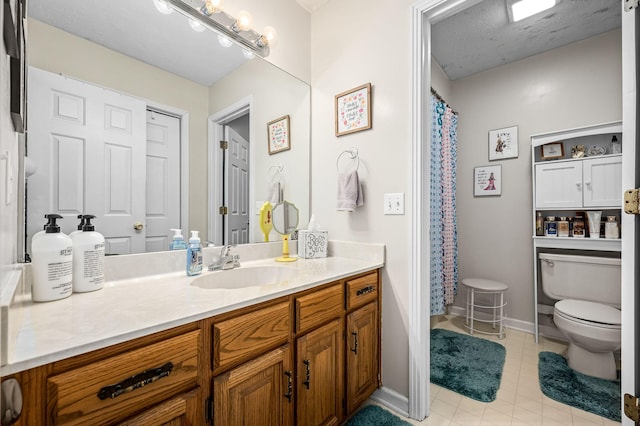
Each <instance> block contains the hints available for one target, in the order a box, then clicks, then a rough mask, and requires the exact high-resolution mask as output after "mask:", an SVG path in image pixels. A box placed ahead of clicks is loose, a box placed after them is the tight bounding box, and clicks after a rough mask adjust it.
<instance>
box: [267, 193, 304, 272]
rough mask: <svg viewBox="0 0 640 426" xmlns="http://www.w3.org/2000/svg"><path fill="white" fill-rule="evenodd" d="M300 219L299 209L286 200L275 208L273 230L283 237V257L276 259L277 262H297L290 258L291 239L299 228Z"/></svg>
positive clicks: (294, 258) (295, 258)
mask: <svg viewBox="0 0 640 426" xmlns="http://www.w3.org/2000/svg"><path fill="white" fill-rule="evenodd" d="M299 218H300V215H299V212H298V208H297V207H296V206H295V204H293V203H290V202H288V201H286V200H285V201H283V202H281V203H278V204H277V205H276V206H275V207H274V208H273V229H274V230H275V231H276V232H277V233H278V234H281V235H282V256H280V257H278V258H276V261H277V262H293V261H295V260H297V257H291V256H289V237H290V236H291V234H292V233H293V232H294V231H295V230H296V229H297V228H298V222H299Z"/></svg>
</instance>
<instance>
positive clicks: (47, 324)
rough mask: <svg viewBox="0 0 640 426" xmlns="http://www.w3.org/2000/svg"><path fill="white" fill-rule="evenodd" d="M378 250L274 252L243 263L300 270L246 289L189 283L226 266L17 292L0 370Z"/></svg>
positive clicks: (326, 278)
mask: <svg viewBox="0 0 640 426" xmlns="http://www.w3.org/2000/svg"><path fill="white" fill-rule="evenodd" d="M349 244H351V243H349ZM380 247H382V249H380ZM336 251H339V250H336ZM349 251H350V250H349ZM376 251H381V253H382V256H370V257H366V256H360V257H361V258H360V259H358V258H353V257H341V256H334V257H327V258H322V259H298V261H296V262H291V263H276V262H275V261H274V259H273V258H268V259H263V260H251V261H248V262H242V266H241V267H243V268H246V267H251V266H263V265H270V266H273V265H278V266H282V267H286V268H292V269H294V270H295V271H296V272H295V275H294V276H293V278H290V279H289V280H288V281H285V282H282V283H278V284H269V285H263V286H253V287H245V288H240V289H202V288H199V287H196V286H193V285H191V283H192V282H193V280H194V279H195V278H198V277H200V276H204V275H206V274H224V273H225V272H227V271H216V272H208V271H206V270H205V271H203V273H202V275H200V276H198V277H188V276H186V275H185V272H172V273H164V274H161V275H155V276H154V275H152V276H144V277H138V278H131V279H123V280H117V281H108V282H106V283H105V286H104V288H103V289H101V290H98V291H94V292H91V293H74V294H72V295H71V296H70V297H68V298H66V299H62V300H58V301H55V302H47V303H34V302H32V301H31V298H30V295H28V294H22V295H16V297H15V299H14V301H13V303H12V306H11V309H12V311H13V315H14V317H19V318H18V319H19V321H15V325H14V326H15V327H18V328H17V330H14V332H15V341H14V342H11V344H10V345H9V346H10V347H9V348H8V352H7V364H6V365H4V366H2V367H1V368H0V375H3V376H4V375H8V374H12V373H15V372H18V371H22V370H26V369H29V368H33V367H36V366H40V365H44V364H47V363H50V362H54V361H58V360H61V359H64V358H68V357H71V356H75V355H79V354H82V353H86V352H89V351H92V350H96V349H100V348H104V347H107V346H111V345H114V344H117V343H121V342H125V341H128V340H131V339H135V338H138V337H141V336H145V335H149V334H152V333H155V332H158V331H162V330H167V329H170V328H173V327H176V326H179V325H183V324H187V323H190V322H193V321H197V320H200V319H204V318H208V317H211V316H214V315H217V314H221V313H224V312H228V311H231V310H234V309H237V308H240V307H244V306H248V305H252V304H255V303H259V302H263V301H265V300H269V299H273V298H276V297H279V296H284V295H288V294H292V293H295V292H298V291H301V290H305V289H308V288H311V287H314V286H317V285H320V284H324V283H328V282H331V281H334V280H338V279H341V278H344V277H347V276H350V275H355V274H358V273H361V272H366V271H370V270H373V269H377V268H380V267H382V266H383V265H384V246H380V245H376ZM205 269H206V268H205ZM10 326H11V325H10Z"/></svg>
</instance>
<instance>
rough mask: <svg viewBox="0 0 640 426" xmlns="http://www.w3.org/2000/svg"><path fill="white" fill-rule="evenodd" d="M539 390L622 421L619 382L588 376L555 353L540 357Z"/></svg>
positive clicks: (557, 398)
mask: <svg viewBox="0 0 640 426" xmlns="http://www.w3.org/2000/svg"><path fill="white" fill-rule="evenodd" d="M538 361H539V362H538V375H539V378H540V389H542V393H544V394H545V395H547V396H548V397H549V398H551V399H554V400H556V401H558V402H561V403H563V404H567V405H570V406H572V407H576V408H580V409H581V410H584V411H588V412H590V413H594V414H597V415H599V416H602V417H606V418H608V419H611V420H615V421H617V422H619V421H620V419H621V414H622V413H621V410H620V398H621V397H620V382H619V381H617V380H616V381H612V380H605V379H599V378H597V377H592V376H587V375H585V374H582V373H578V372H577V371H575V370H572V369H571V368H569V366H568V365H567V360H566V359H565V358H564V357H563V356H562V355H558V354H556V353H553V352H540V355H539V356H538Z"/></svg>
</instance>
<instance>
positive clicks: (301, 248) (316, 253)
mask: <svg viewBox="0 0 640 426" xmlns="http://www.w3.org/2000/svg"><path fill="white" fill-rule="evenodd" d="M328 245H329V232H328V231H306V230H305V231H298V257H302V258H303V259H315V258H319V257H327V246H328Z"/></svg>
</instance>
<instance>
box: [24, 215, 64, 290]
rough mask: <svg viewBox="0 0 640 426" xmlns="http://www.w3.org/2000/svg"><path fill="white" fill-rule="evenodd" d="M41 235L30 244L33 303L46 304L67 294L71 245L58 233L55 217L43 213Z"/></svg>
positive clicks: (58, 216) (59, 217) (56, 217)
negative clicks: (45, 220)
mask: <svg viewBox="0 0 640 426" xmlns="http://www.w3.org/2000/svg"><path fill="white" fill-rule="evenodd" d="M44 217H46V218H47V220H48V223H47V224H46V225H45V227H44V234H42V235H40V236H38V238H34V239H33V240H32V241H31V255H32V263H31V270H32V271H33V283H32V285H31V298H32V299H33V301H34V302H50V301H52V300H59V299H64V298H65V297H68V296H70V295H71V291H72V283H71V282H72V276H73V245H72V243H71V238H69V236H68V235H65V234H63V233H62V232H60V226H58V225H57V224H56V220H58V219H62V216H60V215H59V214H47V215H45V216H44Z"/></svg>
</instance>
